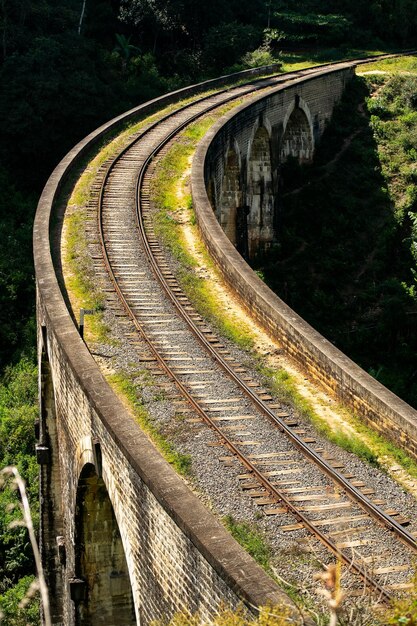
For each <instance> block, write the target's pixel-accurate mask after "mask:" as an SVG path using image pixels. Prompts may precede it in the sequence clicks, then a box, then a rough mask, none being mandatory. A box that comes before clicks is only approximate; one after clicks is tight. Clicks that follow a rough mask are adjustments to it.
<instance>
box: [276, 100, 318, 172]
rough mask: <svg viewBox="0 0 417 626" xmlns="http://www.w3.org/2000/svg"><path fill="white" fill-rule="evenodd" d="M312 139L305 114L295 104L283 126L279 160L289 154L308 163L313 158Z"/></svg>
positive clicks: (284, 158)
mask: <svg viewBox="0 0 417 626" xmlns="http://www.w3.org/2000/svg"><path fill="white" fill-rule="evenodd" d="M313 151H314V141H313V135H312V132H311V128H310V124H309V121H308V118H307V115H306V114H305V112H304V111H303V109H302V108H299V107H298V106H296V107H295V108H294V110H293V111H292V113H291V115H290V118H289V120H288V122H287V125H286V127H285V132H284V135H283V137H282V142H281V154H280V157H281V162H283V161H286V160H287V158H288V157H289V156H292V157H295V158H296V159H298V161H299V162H300V163H308V162H310V161H311V160H312V158H313Z"/></svg>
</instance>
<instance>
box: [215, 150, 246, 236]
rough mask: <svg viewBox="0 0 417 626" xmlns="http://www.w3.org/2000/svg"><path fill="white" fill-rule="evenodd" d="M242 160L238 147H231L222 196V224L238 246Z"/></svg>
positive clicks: (228, 152)
mask: <svg viewBox="0 0 417 626" xmlns="http://www.w3.org/2000/svg"><path fill="white" fill-rule="evenodd" d="M240 172H241V158H240V151H239V148H238V146H237V145H234V146H233V147H231V146H229V148H228V150H227V152H226V156H225V159H224V171H223V180H222V187H221V194H220V203H219V204H220V206H219V211H220V224H221V226H222V228H223V230H224V232H225V233H226V235H227V237H228V238H229V239H230V241H231V242H232V243H233V244H234V245H236V230H237V229H236V221H237V209H238V207H240V206H241V205H242V187H241V174H240Z"/></svg>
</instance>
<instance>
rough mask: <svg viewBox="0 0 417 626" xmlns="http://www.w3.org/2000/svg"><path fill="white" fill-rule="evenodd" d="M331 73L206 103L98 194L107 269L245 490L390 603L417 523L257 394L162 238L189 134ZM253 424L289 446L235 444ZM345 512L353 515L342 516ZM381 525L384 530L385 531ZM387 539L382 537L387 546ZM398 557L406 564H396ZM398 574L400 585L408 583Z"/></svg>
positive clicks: (171, 122)
mask: <svg viewBox="0 0 417 626" xmlns="http://www.w3.org/2000/svg"><path fill="white" fill-rule="evenodd" d="M368 61H369V60H361V61H358V62H355V63H364V62H368ZM328 67H329V68H330V67H332V66H328ZM320 70H323V66H321V67H319V68H313V69H311V70H303V71H301V72H293V73H291V74H288V75H278V76H274V77H270V78H267V79H265V78H264V79H261V80H258V81H256V83H255V84H251V85H240V86H236V87H232V88H229V89H225V90H222V91H218V92H216V93H215V94H209V95H205V96H203V97H201V98H199V99H197V100H195V101H193V102H190V103H188V104H187V105H185V106H183V107H181V108H180V109H178V110H176V111H174V112H173V113H170V114H168V115H166V116H164V117H163V118H161V119H159V120H158V121H156V122H154V123H152V124H150V125H148V126H147V127H145V128H144V129H142V130H141V131H139V133H137V134H136V135H135V136H134V138H133V139H132V141H131V142H130V143H129V145H128V146H127V147H125V148H124V150H123V151H122V152H121V153H120V154H119V155H117V157H116V158H115V159H114V160H113V161H112V163H111V164H110V166H109V167H108V170H107V172H106V175H105V177H104V181H103V183H102V185H101V189H100V194H99V201H98V212H97V217H98V231H99V233H100V242H101V249H102V255H103V261H104V264H105V267H106V269H107V272H108V275H109V278H110V280H111V284H112V288H113V289H114V291H115V293H116V294H117V297H118V298H119V300H120V302H121V304H122V306H123V309H124V311H125V313H126V315H127V316H128V317H129V318H130V320H131V321H132V323H133V324H134V326H135V328H136V330H137V332H138V333H139V334H140V336H141V337H142V339H143V340H144V341H145V342H146V344H147V346H148V348H149V352H150V354H151V355H152V358H153V359H154V360H155V363H156V364H157V366H158V367H159V368H160V370H162V371H163V373H164V374H165V375H166V376H167V377H168V378H169V379H170V380H171V381H173V382H174V384H175V385H176V387H177V389H178V391H179V392H180V394H181V396H182V398H184V399H185V400H186V401H187V403H188V404H189V406H190V407H191V409H192V411H193V412H194V413H195V416H196V417H195V418H193V419H197V420H201V421H203V422H204V423H206V424H208V425H209V426H210V428H211V429H212V430H213V431H214V432H215V433H216V435H217V436H218V440H219V443H220V444H221V445H222V446H224V447H225V448H226V449H227V451H228V453H229V455H230V456H231V458H234V459H237V460H238V461H239V463H240V464H241V465H242V467H243V468H244V469H245V474H242V475H241V481H242V482H241V485H242V488H243V489H244V490H245V491H246V492H247V493H248V494H249V495H250V496H251V497H252V498H253V499H254V500H255V501H256V502H257V504H259V506H263V507H264V510H265V512H266V514H268V515H274V516H276V517H277V519H278V518H279V516H280V515H286V514H287V513H291V515H292V516H293V517H294V518H295V523H292V524H287V525H286V526H285V529H286V531H287V532H297V531H298V530H299V529H300V528H304V529H307V530H308V531H309V532H310V533H312V534H313V535H314V536H315V537H317V538H318V539H319V540H320V541H321V542H322V544H324V545H325V546H326V548H327V549H328V550H330V551H331V552H332V553H333V554H335V555H336V556H337V557H338V558H340V559H342V560H343V561H344V562H345V563H346V565H347V566H348V568H349V569H350V570H351V571H353V572H355V573H356V574H357V575H359V576H360V578H361V579H362V580H363V581H364V584H365V585H366V586H367V587H369V588H372V589H373V590H375V592H376V593H377V594H378V595H379V596H380V597H381V598H384V599H385V600H389V599H390V597H391V592H392V591H393V590H395V589H401V588H402V587H403V586H404V583H403V582H402V581H403V580H404V579H403V576H404V572H406V571H407V570H408V569H409V567H410V562H411V560H412V557H413V555H414V554H415V552H416V550H417V542H416V538H415V537H414V535H413V534H411V533H410V532H409V531H408V530H407V529H406V527H405V526H406V525H407V523H408V520H406V519H404V518H402V517H401V515H400V514H399V513H398V512H397V511H393V510H391V511H386V510H384V508H383V505H382V503H380V502H379V501H378V500H376V499H375V498H371V497H369V496H370V494H369V493H368V490H367V489H366V486H365V485H364V484H363V483H361V481H358V480H355V479H354V477H349V476H348V475H346V474H343V473H342V472H341V471H339V469H340V468H338V467H337V463H331V462H330V461H329V460H328V459H326V458H325V457H324V456H323V455H322V454H321V452H320V451H318V450H317V449H316V448H315V447H314V442H309V441H308V440H307V441H306V440H304V439H303V437H302V436H301V435H300V434H298V433H297V432H296V430H297V429H296V428H295V426H296V424H293V423H292V422H291V420H288V419H286V416H285V415H283V414H282V411H280V409H281V406H280V405H277V404H275V403H274V400H273V398H272V397H270V396H269V395H268V393H267V392H265V391H263V390H262V389H261V390H260V391H259V389H258V391H254V389H255V388H256V384H257V383H256V382H255V381H254V380H253V379H252V378H251V377H250V376H248V375H247V371H246V369H245V368H242V367H241V366H240V364H239V363H234V362H233V359H232V358H231V357H230V355H229V354H228V352H227V350H226V349H225V347H224V345H223V343H222V341H221V340H219V338H218V337H217V336H216V334H215V333H214V332H213V330H212V329H211V328H209V327H208V325H207V322H206V321H205V320H204V319H203V318H202V317H201V316H200V315H199V314H198V313H197V312H196V311H195V309H194V307H193V306H192V304H191V303H190V302H189V300H188V298H187V297H186V296H185V294H184V293H183V291H182V289H181V287H180V285H179V283H178V282H177V279H176V277H175V276H174V274H173V272H172V271H171V269H170V267H169V266H168V264H167V263H166V259H165V256H164V251H163V248H162V247H161V245H160V244H159V242H158V240H157V237H156V236H155V233H154V231H153V222H152V206H151V203H150V180H151V176H152V171H153V167H154V164H155V161H156V160H157V159H158V158H160V157H161V155H164V154H165V152H166V150H167V147H168V146H169V145H170V143H171V142H172V141H175V137H176V136H177V135H178V134H179V133H180V132H181V131H182V130H183V129H184V128H186V127H187V126H188V125H189V124H191V123H193V122H195V121H196V120H198V119H200V118H201V117H202V116H204V115H207V114H208V113H210V112H212V111H215V110H217V109H219V108H221V107H223V106H224V105H225V104H228V103H230V102H233V101H236V100H239V99H241V98H243V97H247V98H250V97H251V96H252V95H253V94H254V93H256V94H257V95H260V94H264V93H265V94H269V93H270V92H271V91H273V90H274V89H276V88H277V86H282V84H284V83H285V84H286V83H288V84H289V83H290V82H291V81H292V80H294V79H299V78H300V77H303V76H310V75H313V74H314V73H316V72H318V71H320ZM179 363H186V365H185V366H182V365H178V364H179ZM190 364H191V366H190ZM214 371H215V372H216V374H215V376H216V381H220V382H216V385H215V388H213V384H212V379H211V377H212V375H213V372H214ZM202 390H204V392H207V393H205V394H203V393H202ZM248 411H249V413H250V415H247V413H248ZM213 414H214V416H213ZM247 419H251V420H254V421H256V420H264V421H267V422H268V424H269V427H267V428H269V429H270V430H269V431H268V432H272V431H276V433H278V434H279V437H280V440H281V441H280V443H279V447H278V448H275V447H274V446H273V445H272V446H271V442H275V441H277V435H276V434H275V435H271V437H269V436H268V437H266V438H264V440H263V441H256V442H254V441H249V442H248V441H236V440H235V438H234V437H233V434H235V436H237V435H238V433H239V431H241V430H242V429H243V430H244V428H243V426H242V424H244V423H246V420H247ZM236 427H237V428H236ZM271 429H272V431H271ZM282 435H284V436H285V439H283V438H282ZM259 439H261V437H259ZM257 444H260V445H261V448H260V449H262V452H259V448H257V447H256V445H257ZM334 465H336V467H334ZM307 468H308V469H307ZM301 472H308V473H311V475H312V476H313V477H314V478H313V485H314V487H307V488H306V489H304V488H303V487H302V485H301V484H300V483H299V482H297V481H294V480H293V478H294V476H296V475H297V474H299V473H301ZM277 478H278V480H277ZM310 502H313V503H314V502H317V503H319V504H313V505H311V504H309V503H310ZM298 503H301V504H298ZM327 511H342V516H341V517H339V518H337V517H331V518H328V517H323V516H322V515H323V513H324V514H325V515H327V513H326V512H327ZM346 511H348V512H349V514H348V515H347V516H346V515H344V513H343V512H346ZM332 515H333V514H332ZM358 524H359V525H358ZM375 524H376V525H377V528H379V530H376V531H375ZM346 525H348V526H347V527H346ZM335 527H336V528H337V530H335ZM341 534H342V535H343V534H345V535H346V536H349V535H351V534H352V535H353V534H355V535H357V536H358V537H359V538H358V539H356V540H353V541H346V542H340V541H338V540H337V539H336V537H338V536H340V535H341ZM369 534H370V535H371V537H372V538H371V539H370V540H368V539H367V535H369ZM376 535H380V541H379V542H378V541H377V538H376ZM397 540H398V541H399V542H401V547H400V548H399V547H398V543H397ZM371 544H373V548H370V545H371ZM357 548H360V549H362V550H365V553H363V554H361V553H360V552H359V551H358V550H357ZM353 549H354V550H355V552H354V555H353V556H352V550H353ZM349 550H350V552H349ZM398 552H401V558H400V562H401V564H400V565H396V563H397V562H398V559H397V557H398ZM381 553H383V554H385V558H386V564H383V565H382V566H381V565H380V564H379V565H380V566H379V567H373V573H372V575H371V574H370V571H369V569H368V565H369V564H373V563H374V561H375V562H376V561H377V560H380V558H381ZM393 563H394V564H393ZM397 575H399V576H400V580H401V582H397V578H396V576H397Z"/></svg>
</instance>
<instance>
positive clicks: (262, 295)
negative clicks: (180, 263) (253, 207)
mask: <svg viewBox="0 0 417 626" xmlns="http://www.w3.org/2000/svg"><path fill="white" fill-rule="evenodd" d="M351 71H352V67H351V66H348V65H346V66H340V69H339V70H338V71H337V72H334V73H333V74H332V75H330V74H329V72H328V71H327V70H325V71H322V72H318V73H317V74H316V75H315V76H314V77H311V78H309V79H308V80H307V81H302V80H300V81H298V84H295V85H294V84H291V85H290V86H288V87H285V86H283V87H280V88H279V89H278V90H277V93H276V95H273V96H269V97H268V98H264V99H259V101H257V102H256V103H255V104H249V105H242V106H240V107H239V108H238V109H234V110H233V111H232V112H230V113H228V114H227V115H226V116H225V117H224V118H222V120H220V121H219V122H218V123H217V124H216V125H215V126H214V127H213V128H212V129H211V130H210V131H209V132H208V133H207V135H206V136H205V137H204V139H203V141H202V142H201V143H200V145H199V147H198V150H197V153H196V155H195V157H194V162H193V170H192V195H193V202H194V208H195V211H196V216H197V222H198V225H199V227H200V230H201V233H202V236H203V239H204V241H205V243H206V245H207V247H208V249H209V251H210V253H211V255H212V256H213V258H214V259H215V261H216V263H217V265H218V266H219V268H220V270H221V271H222V273H223V275H224V277H225V279H226V281H227V282H228V283H229V285H230V286H231V287H232V288H233V290H235V292H236V293H237V294H238V296H239V297H240V299H241V301H242V302H243V303H244V304H245V306H246V308H247V309H248V310H249V312H250V313H251V314H252V315H253V316H254V317H255V319H256V320H257V321H258V322H260V323H261V324H262V326H263V327H264V328H266V329H267V330H268V331H269V332H270V333H271V334H272V335H273V336H274V337H275V338H276V339H277V340H278V341H279V342H280V344H281V345H282V347H283V349H284V350H285V352H286V353H287V354H288V355H290V356H291V357H293V358H294V359H295V361H296V362H298V364H299V365H300V366H301V367H302V368H303V369H304V370H305V371H307V372H308V373H309V374H311V375H312V376H313V377H314V378H315V379H316V380H318V381H319V382H320V383H322V384H323V385H324V386H325V387H326V388H327V389H329V390H330V391H331V392H332V393H333V394H334V395H335V396H336V397H337V398H338V399H340V400H341V401H342V402H344V403H346V404H347V405H348V406H349V407H350V408H351V409H353V410H354V411H355V412H356V413H357V414H359V415H361V416H362V417H364V418H365V420H366V421H367V422H368V423H369V424H371V425H372V426H374V427H375V428H376V429H377V430H378V431H380V432H382V433H383V434H384V435H385V436H387V437H389V438H390V439H391V440H392V441H394V442H395V443H396V444H398V445H399V446H400V447H402V448H403V449H405V450H406V451H407V452H408V453H409V454H411V455H412V456H414V457H415V458H417V412H416V411H415V410H414V409H413V408H412V407H411V406H409V405H408V404H407V403H405V402H404V401H403V400H401V399H400V398H398V397H397V396H396V395H395V394H393V393H392V392H390V391H389V390H388V389H387V388H386V387H384V386H383V385H381V384H380V383H379V382H378V381H376V380H375V379H374V378H372V377H371V376H370V375H368V374H367V373H366V372H365V371H364V370H362V369H361V368H360V367H359V366H358V365H356V364H355V363H354V362H353V361H351V360H350V359H349V358H348V357H347V356H346V355H345V354H343V353H342V352H341V351H340V350H338V349H337V348H335V347H334V346H333V345H332V344H331V343H330V342H329V341H328V340H326V339H325V338H324V337H323V336H322V335H320V334H319V333H318V332H317V331H315V330H314V328H312V327H311V326H310V325H309V324H307V322H306V321H305V320H303V319H302V318H301V317H300V316H299V315H297V313H295V311H293V310H292V309H290V307H288V306H287V305H286V304H285V303H284V302H283V301H282V300H281V299H280V298H279V297H278V296H277V295H275V294H274V293H273V292H272V291H271V290H270V289H269V288H268V287H267V286H266V285H265V284H264V283H263V282H262V281H261V280H260V279H259V277H258V276H257V275H256V274H255V272H253V270H252V269H251V268H250V267H249V265H248V264H247V263H246V262H245V260H244V259H243V258H242V256H241V255H240V254H239V253H238V252H237V250H236V249H235V247H234V246H233V244H232V243H231V242H230V241H229V239H228V238H227V237H226V235H225V233H224V232H223V230H222V229H221V227H220V225H219V223H218V221H217V219H216V215H215V213H214V211H213V208H212V206H211V204H210V202H209V200H208V196H207V191H206V186H208V184H209V182H210V180H211V179H212V178H214V179H215V182H214V184H215V185H218V186H219V185H220V184H221V180H220V179H221V176H222V173H223V161H222V160H224V154H225V151H226V149H227V146H228V145H230V142H231V138H233V142H234V143H235V145H236V144H237V145H238V146H239V145H240V146H242V152H244V150H245V146H247V145H248V137H250V134H251V132H252V129H253V128H254V126H255V125H256V124H257V123H258V122H257V120H259V119H260V118H261V119H264V118H263V116H264V117H268V115H270V113H269V112H272V113H273V115H274V116H276V118H275V119H276V122H275V127H277V128H279V127H280V125H282V124H283V122H284V120H283V119H281V120H280V119H279V111H280V112H281V114H285V106H283V103H284V102H285V101H287V102H290V101H291V100H292V99H294V95H302V97H303V99H304V100H305V101H306V102H307V103H308V105H309V108H310V110H312V109H313V110H314V107H318V109H319V110H320V108H321V109H322V111H323V117H324V118H327V119H328V117H329V115H330V113H331V111H329V107H333V106H334V103H335V102H336V101H337V97H335V96H337V94H340V93H341V90H342V88H343V85H344V84H345V83H346V79H347V78H348V77H349V75H350V72H351ZM338 81H339V83H340V85H339V87H338V86H337V82H338ZM329 90H330V91H329ZM310 95H311V96H312V100H311V101H310V99H309V96H310ZM312 103H314V104H312ZM271 115H272V114H271ZM271 136H272V138H274V130H273V128H272V132H271ZM275 136H276V133H275ZM273 149H274V148H273V147H272V151H273ZM211 186H213V181H212V182H211ZM211 195H212V194H211Z"/></svg>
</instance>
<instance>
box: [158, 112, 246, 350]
mask: <svg viewBox="0 0 417 626" xmlns="http://www.w3.org/2000/svg"><path fill="white" fill-rule="evenodd" d="M239 103H240V102H237V103H233V105H227V106H225V107H223V108H222V109H221V111H219V112H218V113H217V114H216V115H210V116H208V117H206V118H205V119H204V120H203V121H201V122H198V123H197V124H193V125H192V126H190V127H189V128H188V129H187V130H186V131H185V132H184V133H182V134H181V137H180V138H179V141H178V142H176V143H175V145H174V146H173V147H172V148H171V150H170V151H169V153H168V154H167V155H166V156H165V157H164V159H162V161H160V162H159V163H158V165H157V168H156V172H155V175H154V179H153V183H152V199H153V201H154V203H155V205H156V206H157V209H158V212H157V215H156V218H155V224H154V228H155V233H156V235H157V236H158V237H160V238H161V239H162V241H163V242H164V244H165V245H166V246H167V247H168V248H169V250H170V251H171V253H172V254H173V255H174V257H175V258H176V259H177V261H178V262H179V264H180V268H179V271H178V279H179V282H180V284H181V286H182V288H183V290H184V292H185V293H186V294H187V296H188V297H189V298H190V300H192V302H193V304H194V306H195V307H196V309H197V310H198V311H199V312H200V314H201V315H204V316H205V317H206V318H207V319H208V320H209V321H210V322H212V323H213V324H214V325H215V326H216V327H217V328H218V329H219V331H220V332H221V333H222V334H224V335H225V336H226V337H228V338H229V339H231V340H233V341H234V342H235V343H236V344H237V345H239V346H240V347H241V348H243V349H246V350H249V349H251V348H252V347H253V337H252V334H251V332H250V329H249V328H245V326H237V325H236V323H235V322H234V321H233V320H232V319H230V318H229V317H228V316H227V315H226V314H225V313H224V312H223V313H221V312H220V311H219V304H218V299H217V294H216V292H215V291H214V290H213V288H212V286H211V284H210V283H209V281H207V280H206V279H205V278H203V277H201V276H200V275H199V273H198V269H199V264H198V262H197V260H196V258H195V257H194V256H193V255H192V254H191V253H190V252H189V251H188V250H187V244H186V241H185V238H184V233H183V229H182V226H181V223H180V222H179V221H178V219H177V211H178V208H179V205H180V204H181V205H182V206H183V207H185V211H186V213H187V219H188V222H189V224H190V225H191V227H192V228H193V229H194V230H195V231H196V229H197V227H196V225H195V214H194V210H193V207H192V199H191V196H190V194H189V193H188V194H185V195H184V196H183V197H182V198H181V199H179V198H178V189H179V187H180V185H181V183H182V179H183V176H184V172H185V171H186V170H187V168H188V166H189V162H190V159H191V157H192V155H193V153H194V151H195V148H196V145H197V143H198V141H199V140H200V139H201V138H202V137H203V136H204V134H205V133H206V132H207V131H208V129H209V128H210V127H211V126H212V125H213V124H214V122H215V121H216V120H217V119H218V118H219V117H220V116H221V115H224V114H225V113H226V112H227V111H228V110H230V109H231V108H232V106H233V107H234V106H237V105H238V104H239ZM197 239H198V237H197ZM198 253H199V254H200V255H201V256H202V257H203V259H204V263H205V264H206V266H207V267H208V268H210V269H211V270H212V269H213V262H212V260H211V259H210V257H209V255H208V254H207V252H206V251H205V248H204V246H203V245H202V244H201V243H200V244H199V246H198Z"/></svg>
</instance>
